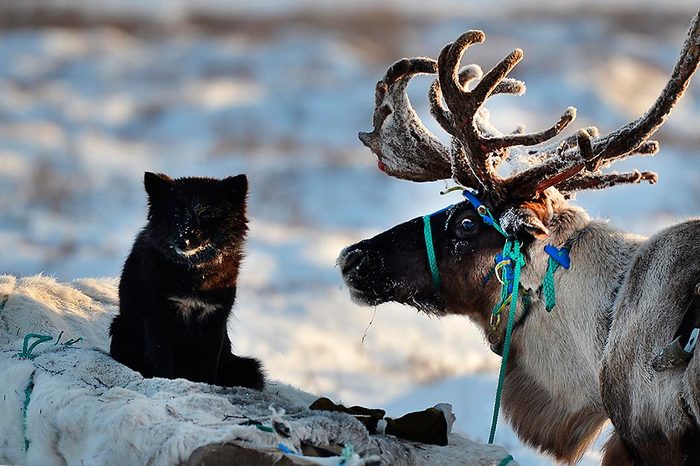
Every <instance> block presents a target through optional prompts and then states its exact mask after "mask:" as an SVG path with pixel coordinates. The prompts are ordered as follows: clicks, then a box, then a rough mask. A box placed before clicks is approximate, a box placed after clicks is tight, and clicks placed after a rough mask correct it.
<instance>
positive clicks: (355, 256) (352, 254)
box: [338, 248, 364, 275]
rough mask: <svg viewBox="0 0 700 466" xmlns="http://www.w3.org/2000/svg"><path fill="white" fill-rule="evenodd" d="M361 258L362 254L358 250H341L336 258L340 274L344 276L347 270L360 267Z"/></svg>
mask: <svg viewBox="0 0 700 466" xmlns="http://www.w3.org/2000/svg"><path fill="white" fill-rule="evenodd" d="M363 257H364V253H363V252H362V250H360V249H349V248H345V249H343V251H342V252H341V253H340V256H338V267H340V271H341V273H342V274H343V275H345V274H346V273H347V272H348V271H349V270H352V269H354V268H355V267H357V266H358V265H360V262H362V258H363Z"/></svg>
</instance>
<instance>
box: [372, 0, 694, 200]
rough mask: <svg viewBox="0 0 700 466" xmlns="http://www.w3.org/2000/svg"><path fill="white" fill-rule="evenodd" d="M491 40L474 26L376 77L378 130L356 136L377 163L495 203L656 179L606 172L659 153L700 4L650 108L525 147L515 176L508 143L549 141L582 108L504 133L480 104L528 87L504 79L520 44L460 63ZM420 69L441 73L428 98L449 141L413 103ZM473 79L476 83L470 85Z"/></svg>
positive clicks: (689, 57) (690, 63) (689, 63)
mask: <svg viewBox="0 0 700 466" xmlns="http://www.w3.org/2000/svg"><path fill="white" fill-rule="evenodd" d="M485 39H486V36H485V35H484V33H483V32H481V31H468V32H466V33H464V34H462V35H461V36H459V37H458V38H457V39H456V40H455V41H454V42H453V43H450V44H447V45H446V46H445V47H444V48H443V49H442V51H441V52H440V55H439V57H438V60H437V62H436V61H435V60H432V59H430V58H414V59H403V60H400V61H398V62H396V63H395V64H394V65H392V66H391V67H390V68H389V70H388V71H387V73H386V75H385V77H384V79H383V80H382V81H380V82H379V83H378V84H377V91H376V108H375V111H374V130H373V131H372V132H371V133H360V139H361V140H362V142H363V143H364V144H365V145H366V146H367V147H369V148H370V149H371V150H372V152H374V154H375V155H377V157H378V159H379V165H380V168H382V169H383V170H384V171H385V172H386V173H387V174H389V175H391V176H395V177H397V178H403V179H409V180H413V181H433V180H437V179H444V178H449V177H452V178H454V179H455V180H456V181H457V182H458V183H460V184H461V185H463V186H466V187H470V188H473V189H476V190H478V191H479V192H480V194H481V195H482V196H483V198H484V199H485V200H486V201H487V202H488V203H490V204H491V205H492V207H497V206H500V205H504V204H516V203H520V202H526V201H528V200H531V199H535V198H537V197H538V196H540V195H541V194H543V193H544V192H545V190H547V189H549V188H555V189H558V190H559V191H561V192H562V193H564V194H566V195H569V196H570V195H572V194H573V193H574V192H576V191H579V190H582V189H603V188H607V187H610V186H614V185H616V184H623V183H639V182H641V181H648V182H651V183H654V182H656V179H657V176H656V174H654V173H651V172H641V173H640V172H639V171H634V172H631V173H624V174H618V173H612V174H605V173H602V172H601V171H600V170H601V169H602V168H605V167H607V166H608V165H610V164H611V163H613V162H615V161H617V160H620V159H622V158H625V157H628V156H630V155H635V154H641V155H653V154H655V153H656V152H658V150H659V145H658V143H657V142H656V141H650V140H649V138H650V137H651V135H652V134H653V133H654V132H655V131H656V130H657V129H658V128H659V127H660V126H661V125H662V124H663V123H664V121H665V120H666V118H667V117H668V114H669V113H670V111H671V109H672V108H673V107H674V105H675V104H676V103H677V102H678V99H680V97H681V96H682V95H683V93H684V91H685V89H686V87H687V85H688V82H689V80H690V77H691V76H692V75H693V73H694V72H695V70H696V69H697V67H698V63H699V62H700V12H698V13H696V15H695V17H694V18H693V21H692V23H691V26H690V29H689V31H688V37H687V39H686V41H685V43H684V45H683V49H682V50H681V54H680V58H679V60H678V62H677V64H676V66H675V68H674V70H673V73H672V75H671V78H670V80H669V82H668V83H667V85H666V87H665V88H664V90H663V91H662V93H661V95H660V96H659V97H658V99H657V100H656V102H655V103H654V105H653V106H652V107H651V108H650V109H649V110H648V111H647V113H646V114H645V115H644V116H642V117H640V118H638V119H637V120H635V121H633V122H631V123H629V124H627V125H625V126H623V127H622V128H620V129H618V130H616V131H613V132H612V133H610V134H608V135H605V136H602V137H601V136H599V134H598V130H597V129H596V128H586V129H582V130H579V131H578V132H577V133H576V134H575V135H573V136H570V137H567V138H564V139H563V140H561V141H558V142H554V143H550V144H549V145H546V146H543V147H540V148H537V149H533V150H529V151H527V152H526V153H525V154H524V155H525V156H526V157H527V159H528V160H529V161H535V162H536V163H535V165H534V166H528V167H527V168H525V169H524V170H522V171H520V172H518V173H515V174H514V175H512V176H510V177H509V178H501V177H500V176H499V175H498V173H497V169H498V166H499V165H500V163H501V162H502V161H503V160H504V159H505V158H506V157H513V155H514V153H513V152H512V151H511V148H512V147H514V146H539V145H541V144H543V143H545V142H547V141H550V140H552V139H553V138H555V137H556V136H557V135H559V134H560V133H561V132H562V131H563V130H564V128H566V127H567V126H568V125H569V124H570V123H571V122H572V121H573V120H574V119H575V118H576V109H575V108H573V107H569V108H568V109H566V111H564V113H563V114H562V116H561V117H560V118H559V121H558V122H556V123H555V124H554V125H552V126H551V127H550V128H547V129H545V130H543V131H540V132H536V133H529V134H525V133H524V132H523V131H522V129H520V130H518V131H515V132H513V133H511V134H506V135H504V134H502V133H501V132H499V131H498V130H497V129H496V128H494V127H493V125H491V123H490V122H489V120H488V111H487V110H486V109H485V108H484V107H483V105H484V103H485V102H486V101H487V100H488V99H489V98H490V97H491V96H493V95H495V94H501V93H504V94H514V95H520V94H522V93H524V92H525V84H524V83H522V82H521V81H518V80H515V79H512V78H509V77H507V76H508V74H509V73H510V71H511V70H512V69H513V68H514V67H515V66H516V65H517V64H518V62H520V60H522V58H523V52H522V50H520V49H516V50H514V51H513V52H511V53H510V54H508V55H507V56H506V57H505V58H503V59H502V60H501V61H500V62H499V63H498V64H497V65H496V66H494V67H493V68H492V69H491V70H489V71H488V72H487V73H486V74H484V73H483V72H482V71H481V68H480V67H479V66H478V65H468V66H466V67H462V68H460V63H461V60H462V57H463V56H464V54H465V52H466V51H467V50H468V48H469V47H470V46H471V45H474V44H479V43H482V42H484V40H485ZM418 73H427V74H436V73H437V75H438V79H437V80H435V81H434V82H433V84H432V85H431V87H430V91H429V92H428V99H429V102H430V112H431V114H432V115H433V117H434V118H435V120H436V121H437V122H438V123H439V124H440V126H441V127H442V128H443V129H444V130H445V131H447V133H449V134H450V135H451V136H452V142H451V146H450V147H449V148H448V147H446V146H445V145H443V144H442V143H441V142H440V141H439V140H438V139H437V137H435V136H434V135H433V134H432V133H430V132H429V131H428V130H427V129H426V128H425V126H424V125H423V124H422V123H421V121H420V119H419V118H418V116H417V115H416V113H415V111H414V110H413V108H412V107H411V104H410V102H409V101H408V96H407V94H406V87H407V86H408V82H409V80H410V79H411V77H412V76H413V75H415V74H418ZM472 83H476V84H475V85H474V86H473V89H471V90H470V89H469V87H470V84H472ZM517 155H522V154H517Z"/></svg>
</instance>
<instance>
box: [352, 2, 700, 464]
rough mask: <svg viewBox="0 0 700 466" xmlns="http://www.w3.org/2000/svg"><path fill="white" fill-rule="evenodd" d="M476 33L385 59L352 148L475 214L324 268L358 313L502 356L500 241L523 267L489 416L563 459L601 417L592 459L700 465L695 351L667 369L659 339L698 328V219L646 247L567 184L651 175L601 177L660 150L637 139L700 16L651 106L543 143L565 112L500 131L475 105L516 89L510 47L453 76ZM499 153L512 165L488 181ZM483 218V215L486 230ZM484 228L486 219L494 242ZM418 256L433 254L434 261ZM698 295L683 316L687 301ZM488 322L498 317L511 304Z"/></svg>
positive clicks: (662, 115) (363, 248) (397, 233)
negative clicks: (395, 309) (456, 326)
mask: <svg viewBox="0 0 700 466" xmlns="http://www.w3.org/2000/svg"><path fill="white" fill-rule="evenodd" d="M484 40H485V35H484V33H483V32H481V31H474V30H472V31H468V32H466V33H464V34H462V35H461V36H460V37H458V38H457V40H455V41H454V42H452V43H450V44H448V45H446V46H445V47H444V48H443V49H442V51H441V52H440V55H439V57H438V59H437V60H433V59H431V58H412V59H402V60H399V61H398V62H396V63H394V64H393V65H392V66H391V67H390V68H389V69H388V70H387V72H386V75H385V76H384V78H383V79H382V80H381V81H379V83H378V84H377V87H376V108H375V111H374V116H373V123H374V129H373V131H372V132H369V133H360V134H359V138H360V140H361V141H362V142H363V143H364V144H365V145H366V146H367V147H368V148H369V149H370V150H371V151H372V152H373V153H374V154H375V155H376V156H377V158H378V166H379V168H380V169H381V170H382V171H384V172H385V173H387V174H388V175H390V176H393V177H396V178H401V179H407V180H411V181H434V180H443V179H448V178H452V179H454V181H455V182H456V183H457V184H458V185H459V186H461V187H463V188H466V189H467V191H466V192H467V193H468V194H469V195H468V196H467V197H469V198H470V199H478V200H480V202H482V203H483V207H480V208H479V209H476V207H477V206H475V205H474V204H475V203H477V204H478V202H479V201H474V202H470V201H463V202H460V203H457V204H455V205H452V206H450V207H449V208H446V209H443V210H442V211H439V212H436V213H434V214H432V215H430V216H427V217H424V218H423V219H421V218H420V217H419V218H415V219H413V220H410V221H408V222H405V223H402V224H400V225H397V226H395V227H393V228H391V229H390V230H388V231H386V232H384V233H381V234H379V235H377V236H375V237H374V238H371V239H367V240H364V241H360V242H359V243H356V244H354V245H351V246H348V247H347V248H345V249H344V250H343V251H342V252H341V253H340V256H339V257H338V266H339V268H340V270H341V272H342V274H343V278H344V281H345V283H346V284H347V286H348V288H349V290H350V293H351V296H352V298H353V299H354V300H355V301H356V302H358V303H360V304H363V305H370V306H376V305H378V304H381V303H385V302H389V301H395V302H399V303H403V304H407V305H410V306H413V307H415V308H417V309H418V310H420V311H424V312H426V313H429V314H433V315H438V316H441V315H447V314H458V315H465V316H467V317H469V318H470V319H471V320H472V321H474V322H475V323H476V325H478V326H479V327H480V328H481V329H482V330H483V331H484V334H485V335H486V336H487V339H488V341H489V343H490V344H491V348H492V350H494V351H495V352H496V353H498V354H500V353H501V352H502V351H503V344H504V340H505V334H506V333H507V325H506V324H505V323H504V322H505V321H506V320H507V319H506V318H504V319H494V317H493V313H492V309H493V308H494V306H496V305H497V304H498V303H499V301H500V299H501V295H500V289H501V288H500V285H499V284H498V282H497V280H495V279H492V280H488V281H485V280H484V278H485V277H487V278H488V276H489V274H492V271H493V269H494V256H495V255H496V254H498V253H499V252H500V251H501V248H502V247H503V244H504V235H505V236H507V237H508V238H514V239H517V240H518V241H520V242H521V243H522V251H523V254H524V258H525V262H526V265H524V266H523V267H522V270H521V275H520V287H519V288H518V291H519V292H520V293H519V294H520V296H521V298H519V299H518V300H517V302H516V306H517V307H516V311H515V312H514V313H513V314H514V315H513V327H512V334H511V344H510V357H509V359H508V361H507V366H506V372H505V379H504V388H503V398H502V406H503V411H504V414H505V417H506V419H507V420H508V421H509V422H510V424H511V425H512V426H513V428H514V429H515V431H516V432H517V434H518V435H519V437H520V438H521V439H522V440H523V441H524V442H526V443H527V444H529V445H532V446H534V447H537V448H538V449H539V450H540V451H542V452H545V453H547V454H550V455H552V456H554V457H555V458H556V459H557V460H558V461H560V462H565V463H574V462H576V461H578V460H579V459H580V457H581V456H582V454H583V453H584V452H585V451H586V449H587V448H588V446H589V445H590V443H591V442H592V441H593V440H594V439H595V437H596V436H597V435H598V434H599V432H600V430H601V428H602V426H603V425H604V423H605V422H606V420H607V419H610V420H611V421H612V424H613V426H614V432H613V434H612V436H611V437H610V438H609V439H608V441H607V443H606V446H605V454H604V459H603V464H605V465H613V464H614V465H619V464H650V465H652V464H653V465H658V464H700V425H699V424H698V419H700V359H699V358H694V357H691V356H692V353H688V354H687V356H688V357H686V358H680V359H673V358H671V359H670V360H667V361H664V357H665V356H664V355H665V354H666V353H665V352H667V351H668V350H669V348H670V346H669V342H672V343H673V344H675V345H678V344H679V338H681V339H682V338H685V339H686V340H687V339H688V335H689V334H690V332H691V330H692V325H694V326H696V327H697V326H700V325H699V324H697V321H698V319H697V315H692V316H689V315H687V314H688V313H693V312H694V313H695V314H697V313H698V312H699V311H700V309H698V310H696V311H692V310H688V309H689V308H691V302H692V301H693V299H694V298H693V296H694V293H693V288H694V286H695V285H696V284H697V283H698V282H700V261H698V259H697V258H698V257H700V220H698V219H693V220H688V221H686V222H684V223H680V224H678V225H675V226H672V227H670V228H668V229H666V230H664V231H662V232H660V233H658V234H657V235H655V236H653V237H651V238H648V239H647V238H643V237H640V236H637V235H633V234H630V233H626V232H624V231H619V230H617V229H615V228H613V227H611V226H610V225H608V224H607V223H605V222H603V221H599V220H593V219H591V218H590V217H589V216H588V214H587V213H586V212H585V211H584V210H583V209H581V208H580V207H577V206H575V205H573V204H572V203H570V202H569V201H570V200H571V199H572V198H573V197H574V195H575V193H576V192H577V191H580V190H584V189H605V188H610V187H613V186H615V185H619V184H625V183H640V182H642V181H647V182H650V183H654V182H655V181H656V180H657V175H656V174H655V173H652V172H639V171H636V170H635V171H632V172H630V173H603V172H602V171H601V169H603V168H605V167H607V166H609V165H610V164H612V163H613V162H615V161H617V160H620V159H623V158H626V157H629V156H631V155H653V154H655V153H656V152H657V151H658V149H659V144H658V143H657V142H656V141H652V140H650V139H649V138H650V137H651V136H652V134H653V133H654V132H655V131H656V130H657V129H658V128H659V127H660V126H661V125H662V124H663V123H664V121H665V120H666V118H667V116H668V115H669V113H670V111H671V109H672V108H673V107H674V105H675V104H676V102H677V101H678V100H679V99H680V97H681V96H682V95H683V93H684V91H685V89H686V86H687V85H688V82H689V80H690V78H691V76H692V74H693V73H694V72H695V70H696V69H697V67H698V62H700V12H698V13H696V15H695V16H694V19H693V21H692V24H691V26H690V30H689V32H688V37H687V39H686V41H685V43H684V45H683V48H682V51H681V54H680V58H679V60H678V62H677V64H676V66H675V68H674V70H673V73H672V75H671V77H670V79H669V81H668V83H667V84H666V86H665V88H664V89H663V91H662V92H661V95H660V96H659V97H658V99H657V100H656V102H655V103H654V104H653V105H652V107H651V108H650V109H649V110H648V111H647V113H646V114H645V115H644V116H642V117H640V118H638V119H637V120H635V121H632V122H630V123H628V124H627V125H625V126H623V127H622V128H619V129H618V130H616V131H613V132H611V133H610V134H607V135H605V136H601V135H599V132H598V130H597V129H596V128H593V127H591V128H584V129H581V130H579V131H578V132H576V133H575V134H574V135H572V136H570V137H566V138H563V139H561V140H560V141H558V142H548V141H550V140H552V139H553V138H555V137H556V136H557V135H558V134H559V133H560V132H561V131H562V130H563V129H564V128H565V127H567V126H568V125H569V124H570V123H571V122H572V121H573V120H574V118H575V116H576V111H575V109H574V108H571V107H570V108H568V109H567V110H566V111H565V112H564V113H563V114H562V116H561V118H560V119H559V121H558V122H557V123H556V124H554V125H553V126H551V127H550V128H548V129H546V130H544V131H541V132H538V133H532V134H524V132H523V130H522V129H519V130H517V131H516V132H514V133H511V134H502V133H501V132H499V131H498V130H497V129H496V128H494V127H493V125H492V124H491V123H490V122H489V114H488V112H487V111H486V109H485V108H484V103H485V102H486V100H487V99H488V98H489V97H491V96H493V95H496V94H500V93H505V94H515V95H520V94H522V93H523V92H525V85H524V83H522V82H521V81H518V80H515V79H511V78H508V77H507V75H508V73H509V72H510V71H511V70H512V69H513V68H514V66H515V65H516V64H517V63H518V62H519V61H520V60H521V59H522V57H523V52H522V51H521V50H519V49H516V50H514V51H513V52H511V53H510V54H509V55H507V56H506V57H505V58H504V59H503V60H501V61H500V62H499V63H498V64H497V65H496V66H494V67H493V68H492V69H491V70H490V71H489V72H487V73H486V74H483V73H482V71H481V69H480V68H479V67H478V66H477V65H470V66H466V67H464V68H461V69H460V62H461V60H462V57H463V55H464V53H465V51H466V50H467V49H468V48H469V47H470V46H471V45H473V44H479V43H481V42H483V41H484ZM416 74H437V79H436V80H435V81H434V82H433V83H432V86H431V87H430V90H429V94H428V96H429V101H430V109H431V114H432V115H433V117H434V118H435V119H436V120H437V122H438V123H439V124H440V126H441V127H442V128H443V129H444V130H445V131H446V132H447V133H448V134H449V135H450V136H451V138H452V141H451V144H450V146H449V147H447V146H445V145H443V143H441V142H440V140H439V139H438V138H437V137H436V136H435V135H433V134H432V133H431V132H429V131H428V130H427V129H426V128H425V126H424V125H423V124H422V122H421V121H420V119H419V118H418V116H417V114H416V113H415V111H414V110H413V108H412V107H411V104H410V102H409V100H408V96H407V94H406V88H407V85H408V83H409V81H410V79H411V78H412V77H413V76H414V75H416ZM474 84H475V85H474ZM470 89H471V90H470ZM532 146H537V147H536V148H532ZM504 160H509V161H510V162H511V165H515V164H519V165H520V170H519V171H517V170H516V172H515V173H514V174H512V175H511V176H509V177H502V176H501V175H499V173H498V169H499V165H501V163H502V162H503V161H504ZM484 212H490V213H491V214H492V218H493V220H494V221H493V222H487V221H485V216H484V215H482V214H483V213H484ZM426 218H427V221H426ZM489 223H496V224H497V225H500V227H501V228H502V230H503V235H502V234H501V233H500V232H499V231H497V229H496V228H494V227H493V225H491V224H489ZM428 239H430V240H431V241H429V242H430V243H431V244H430V245H428V244H427V242H426V241H427V240H428ZM547 245H553V246H555V247H557V248H561V247H564V248H567V249H568V250H570V262H571V265H570V268H569V269H568V270H567V269H563V268H561V269H560V270H558V271H556V273H554V282H553V283H554V289H555V292H556V306H555V307H554V309H553V310H552V311H551V312H547V309H545V308H546V307H548V306H547V300H546V299H545V297H544V296H543V287H542V285H541V284H542V283H543V279H544V278H545V274H546V272H547V269H548V267H549V266H550V264H549V262H550V255H549V254H547V253H546V252H545V246H547ZM428 248H430V249H433V248H434V249H433V252H432V255H433V258H434V263H433V268H432V269H431V264H430V260H429V259H430V254H431V253H429V252H428V253H427V251H428ZM436 273H437V274H438V275H437V277H436ZM436 278H437V280H436ZM698 293H700V290H698ZM695 299H696V301H695V304H696V307H698V306H697V303H698V302H700V297H696V298H695ZM526 301H528V302H529V305H526ZM502 314H503V315H504V316H508V317H510V315H509V314H510V311H509V310H508V309H505V310H504V311H503V313H502ZM688 322H690V323H691V324H692V325H691V324H688ZM693 323H695V324H693ZM688 325H691V327H690V328H688ZM674 337H677V338H675V339H674ZM681 343H682V342H681ZM655 357H656V364H652V362H653V360H654V358H655ZM659 358H661V359H659Z"/></svg>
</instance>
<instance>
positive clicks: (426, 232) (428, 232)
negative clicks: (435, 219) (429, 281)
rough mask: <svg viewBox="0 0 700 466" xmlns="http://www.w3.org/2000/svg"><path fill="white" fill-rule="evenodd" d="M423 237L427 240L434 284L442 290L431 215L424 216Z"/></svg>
mask: <svg viewBox="0 0 700 466" xmlns="http://www.w3.org/2000/svg"><path fill="white" fill-rule="evenodd" d="M423 237H424V238H425V250H426V251H427V253H428V265H429V266H430V275H432V277H433V284H434V285H435V288H436V289H439V288H440V271H439V270H438V266H437V259H436V258H435V248H434V247H433V232H432V228H431V225H430V215H425V216H423Z"/></svg>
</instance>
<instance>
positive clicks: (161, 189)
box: [143, 172, 175, 199]
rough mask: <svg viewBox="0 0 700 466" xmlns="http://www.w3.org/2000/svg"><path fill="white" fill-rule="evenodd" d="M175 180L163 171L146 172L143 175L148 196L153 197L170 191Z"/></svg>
mask: <svg viewBox="0 0 700 466" xmlns="http://www.w3.org/2000/svg"><path fill="white" fill-rule="evenodd" d="M174 184H175V180H173V179H172V178H170V177H169V176H168V175H164V174H162V173H151V172H146V173H144V175H143V185H144V187H145V188H146V192H147V193H148V198H149V199H153V198H156V197H161V196H163V195H165V194H167V193H169V192H170V191H171V190H172V188H173V185H174Z"/></svg>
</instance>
